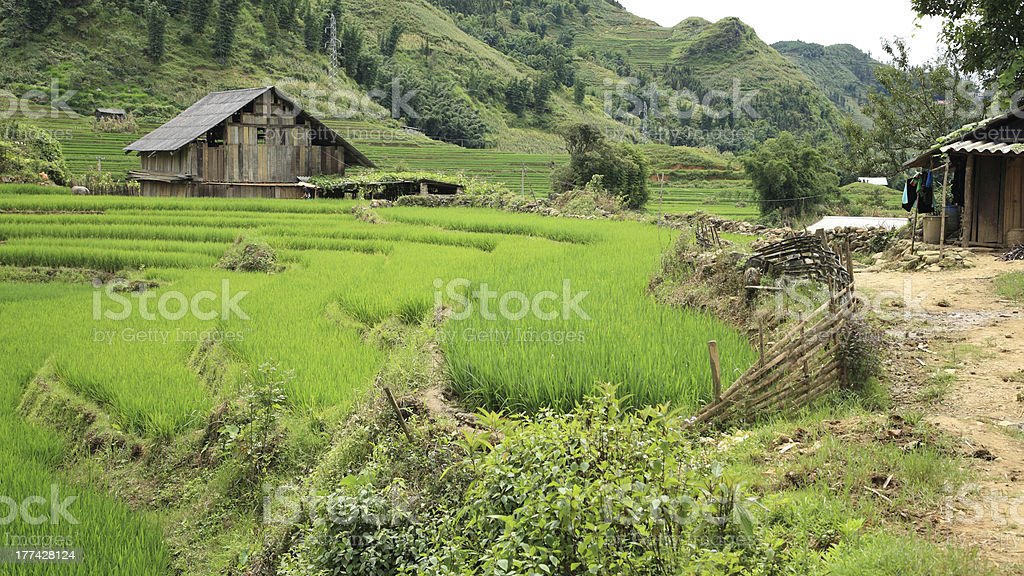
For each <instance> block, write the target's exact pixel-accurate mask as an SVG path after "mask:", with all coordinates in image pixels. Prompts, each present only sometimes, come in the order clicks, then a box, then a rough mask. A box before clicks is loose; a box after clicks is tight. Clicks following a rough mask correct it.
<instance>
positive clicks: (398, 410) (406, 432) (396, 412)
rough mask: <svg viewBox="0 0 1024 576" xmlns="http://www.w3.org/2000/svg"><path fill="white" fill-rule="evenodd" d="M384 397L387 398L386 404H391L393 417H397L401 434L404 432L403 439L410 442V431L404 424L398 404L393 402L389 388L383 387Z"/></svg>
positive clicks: (393, 397)
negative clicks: (393, 412)
mask: <svg viewBox="0 0 1024 576" xmlns="http://www.w3.org/2000/svg"><path fill="white" fill-rule="evenodd" d="M383 388H384V395H385V396H387V397H388V403H390V404H391V408H393V409H394V411H395V416H397V417H398V423H399V425H401V426H402V432H405V437H406V438H408V439H409V441H410V442H412V431H411V430H409V425H408V424H406V423H405V416H402V409H401V408H399V407H398V402H396V401H395V396H394V394H392V393H391V388H388V387H387V386H384V387H383Z"/></svg>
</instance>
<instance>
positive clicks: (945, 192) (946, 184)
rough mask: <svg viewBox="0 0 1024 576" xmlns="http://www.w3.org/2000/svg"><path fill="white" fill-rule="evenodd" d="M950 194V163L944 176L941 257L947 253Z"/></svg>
mask: <svg viewBox="0 0 1024 576" xmlns="http://www.w3.org/2000/svg"><path fill="white" fill-rule="evenodd" d="M948 194H949V162H946V173H945V174H944V175H943V176H942V202H941V203H940V204H939V205H940V206H941V207H942V225H941V227H940V231H939V256H943V255H944V254H945V252H946V196H947V195H948Z"/></svg>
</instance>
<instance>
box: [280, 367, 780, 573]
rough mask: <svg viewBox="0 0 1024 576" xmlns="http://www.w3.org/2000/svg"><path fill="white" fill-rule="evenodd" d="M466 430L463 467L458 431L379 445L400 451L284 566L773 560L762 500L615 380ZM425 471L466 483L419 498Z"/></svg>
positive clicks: (654, 565) (674, 565)
mask: <svg viewBox="0 0 1024 576" xmlns="http://www.w3.org/2000/svg"><path fill="white" fill-rule="evenodd" d="M463 434H464V438H463V440H462V441H460V442H459V443H458V444H459V446H460V447H461V450H460V454H459V458H458V460H457V461H455V462H452V461H451V460H450V458H451V457H452V455H453V454H452V453H451V452H449V451H448V450H447V448H446V446H448V445H450V444H451V442H450V439H447V438H445V439H442V442H441V443H439V444H437V445H428V446H426V447H424V446H419V447H412V448H411V447H409V446H408V445H402V446H400V447H394V446H390V445H385V447H384V448H383V449H382V448H380V447H378V449H377V451H376V452H377V453H378V454H380V453H385V454H389V455H390V456H391V458H393V459H392V460H389V461H388V460H385V461H379V462H376V463H374V464H371V465H370V466H369V467H368V468H369V472H368V473H367V474H364V475H362V476H361V477H357V478H353V477H350V478H349V479H348V480H347V481H346V482H345V483H346V484H347V485H348V487H345V488H342V489H341V490H340V491H339V492H337V493H336V494H334V495H332V496H330V497H328V498H327V500H326V502H325V503H324V504H322V505H321V506H319V507H318V510H317V516H318V518H319V519H317V520H315V521H314V522H313V524H312V526H311V527H310V529H308V530H307V531H306V533H305V536H304V538H302V540H301V543H300V545H299V546H298V547H297V549H295V550H294V551H293V553H292V554H291V555H290V557H289V558H287V559H286V562H285V572H284V573H289V574H292V573H294V574H298V573H303V574H309V573H314V574H320V573H327V574H373V575H377V574H381V575H383V574H423V575H438V576H440V575H446V576H452V575H466V576H468V575H470V574H473V575H476V574H487V575H498V574H513V573H515V574H566V575H575V574H581V575H582V574H645V575H646V574H650V575H655V574H658V575H661V574H681V573H694V572H693V569H694V568H697V569H698V572H699V573H705V571H708V572H707V573H716V572H713V570H714V567H716V566H721V565H728V566H731V567H732V568H734V569H735V570H738V571H745V572H744V573H753V574H758V573H768V570H767V568H768V567H769V565H771V564H772V562H773V560H771V559H770V558H772V556H773V551H771V550H769V549H768V548H767V547H766V546H764V545H763V544H761V543H760V541H759V540H758V537H757V527H756V526H755V525H754V521H753V515H752V510H753V508H752V507H753V506H754V505H755V503H754V501H753V500H752V499H750V498H748V497H746V496H745V495H744V494H743V491H742V490H741V488H740V487H739V486H738V485H736V484H734V483H732V482H729V481H728V480H726V479H725V478H723V476H722V475H721V473H720V471H719V470H718V469H715V468H712V467H710V466H708V465H706V464H704V463H702V462H701V461H700V460H699V459H698V456H697V452H696V451H694V450H693V449H692V448H691V443H690V440H689V439H688V438H687V436H686V433H685V431H684V428H683V426H682V422H681V420H680V419H679V418H678V417H676V416H673V415H672V414H670V413H668V412H666V410H665V409H663V408H647V409H644V410H642V411H638V412H627V411H625V410H623V408H622V406H621V403H620V400H619V398H618V397H617V395H616V391H615V388H614V387H611V386H607V387H605V388H604V389H603V391H602V393H601V394H600V395H599V396H597V397H595V398H591V399H589V400H588V401H587V402H586V403H585V404H584V405H583V406H580V407H579V408H577V409H576V410H575V411H573V412H572V413H570V414H564V415H563V414H556V413H554V412H551V411H547V412H544V413H542V414H541V415H540V416H539V417H537V418H536V419H533V420H528V421H518V420H511V421H510V420H503V419H502V418H500V417H498V416H497V415H495V414H487V413H484V414H483V416H482V417H481V418H480V428H477V429H475V430H472V431H471V430H465V431H464V432H463ZM498 439H501V442H500V443H497V445H495V444H496V441H497V440H498ZM417 453H418V454H423V455H425V456H426V457H425V458H420V459H417V458H415V457H414V456H412V455H414V454H417ZM410 464H412V466H411V467H410ZM430 470H444V473H443V474H441V475H437V474H432V475H431V474H430V473H429V471H430ZM467 474H468V475H469V476H470V477H471V478H472V481H471V483H470V484H469V485H468V488H467V487H466V484H464V483H463V481H462V480H460V479H461V478H463V477H465V476H466V475H467ZM387 475H392V477H390V478H389V477H387ZM423 475H426V476H423ZM439 476H440V477H439ZM417 479H420V480H421V481H422V482H423V484H425V485H427V486H430V485H436V487H437V488H438V489H439V488H441V487H444V486H447V485H453V486H454V488H455V489H451V488H449V489H447V490H446V491H438V490H434V491H431V490H428V491H426V492H424V493H418V494H417V493H415V490H416V489H417V486H418V482H416V481H415V480H417ZM370 484H373V485H374V486H373V487H371V486H370ZM730 573H733V572H730ZM735 573H738V572H735Z"/></svg>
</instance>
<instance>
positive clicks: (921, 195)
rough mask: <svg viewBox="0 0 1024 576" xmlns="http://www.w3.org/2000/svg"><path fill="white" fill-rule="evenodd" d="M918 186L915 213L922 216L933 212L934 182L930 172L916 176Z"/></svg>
mask: <svg viewBox="0 0 1024 576" xmlns="http://www.w3.org/2000/svg"><path fill="white" fill-rule="evenodd" d="M918 178H920V184H919V188H918V193H917V211H918V212H920V213H922V214H931V213H932V212H935V180H934V179H933V178H932V173H931V172H925V173H923V174H920V175H919V176H918Z"/></svg>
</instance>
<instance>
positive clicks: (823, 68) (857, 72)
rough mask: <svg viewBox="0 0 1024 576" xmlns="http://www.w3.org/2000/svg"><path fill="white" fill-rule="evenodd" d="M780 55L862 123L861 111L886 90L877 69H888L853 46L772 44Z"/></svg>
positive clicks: (863, 119) (837, 105)
mask: <svg viewBox="0 0 1024 576" xmlns="http://www.w3.org/2000/svg"><path fill="white" fill-rule="evenodd" d="M772 47H773V48H775V49H776V50H777V51H778V52H779V53H780V54H782V55H783V56H785V57H786V58H788V59H789V60H790V61H792V62H793V63H794V64H796V65H797V66H799V67H800V69H801V70H803V71H804V73H806V74H807V76H808V77H810V78H811V80H813V81H814V83H815V84H816V85H817V86H818V88H820V89H821V90H822V91H823V92H824V93H825V95H826V96H827V97H828V98H829V100H831V101H832V103H833V104H835V105H836V107H838V108H839V109H840V110H841V111H843V112H845V113H846V114H849V115H850V116H852V117H853V118H854V119H855V120H857V121H858V122H861V123H867V122H869V120H868V119H867V118H866V117H865V116H864V114H863V113H862V112H861V107H862V106H864V105H865V104H866V103H867V101H868V95H869V94H870V93H871V91H872V90H878V91H880V90H882V85H881V84H879V82H878V79H877V78H876V77H875V70H876V69H877V68H878V67H879V66H884V64H882V63H881V62H878V61H877V60H875V59H874V58H872V57H871V55H869V54H867V53H866V52H864V51H862V50H860V49H859V48H857V47H856V46H853V45H851V44H835V45H833V46H822V45H821V44H809V43H807V42H799V41H791V42H777V43H775V44H772Z"/></svg>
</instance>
